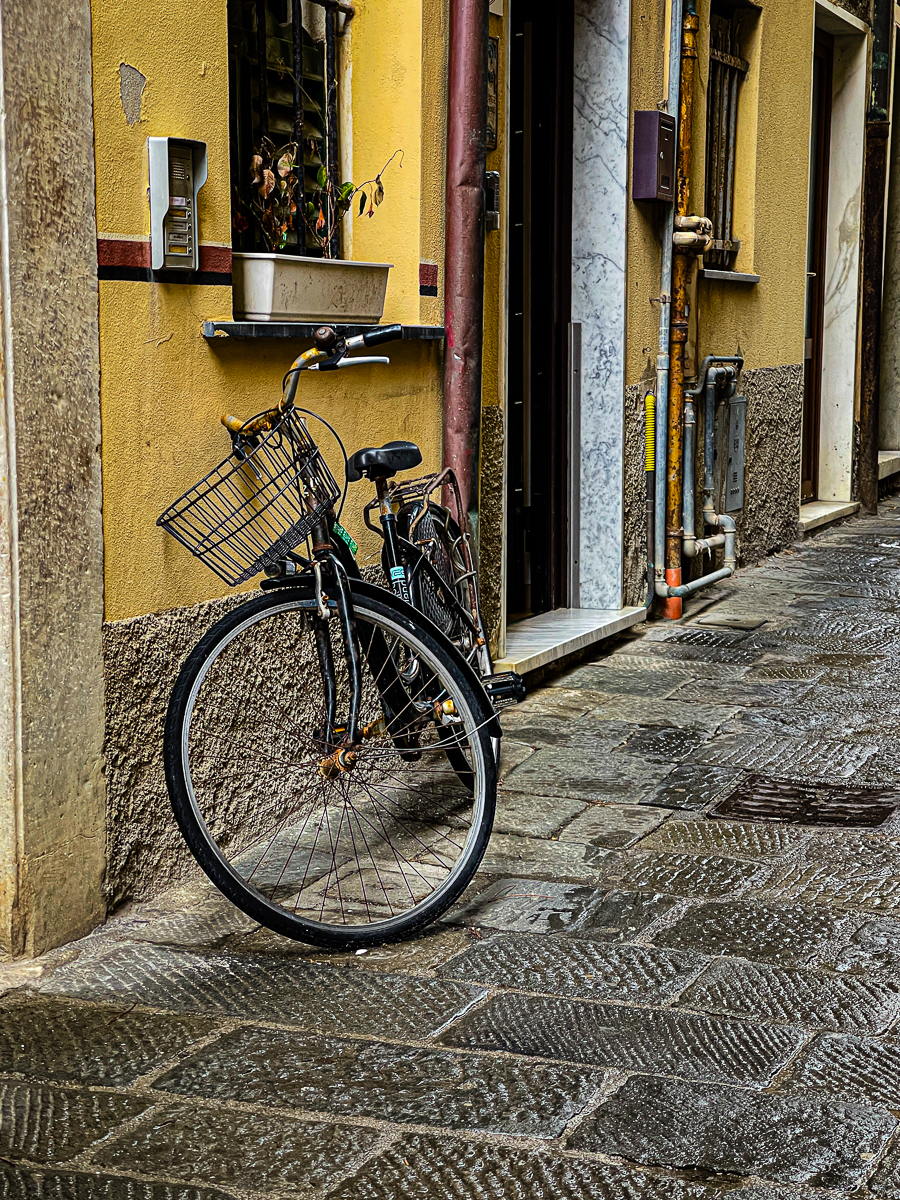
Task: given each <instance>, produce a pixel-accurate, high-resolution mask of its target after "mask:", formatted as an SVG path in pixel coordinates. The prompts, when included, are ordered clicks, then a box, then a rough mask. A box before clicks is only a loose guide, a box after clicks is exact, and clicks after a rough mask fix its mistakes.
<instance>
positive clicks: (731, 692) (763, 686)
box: [671, 667, 813, 708]
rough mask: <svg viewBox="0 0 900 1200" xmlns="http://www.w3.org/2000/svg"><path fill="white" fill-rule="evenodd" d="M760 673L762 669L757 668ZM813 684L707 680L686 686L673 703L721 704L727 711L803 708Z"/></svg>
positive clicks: (808, 681)
mask: <svg viewBox="0 0 900 1200" xmlns="http://www.w3.org/2000/svg"><path fill="white" fill-rule="evenodd" d="M753 669H754V670H757V669H758V668H755V667H754V668H753ZM812 688H813V681H812V680H811V679H807V680H787V679H773V680H770V681H765V680H759V681H755V682H754V681H751V680H750V679H749V678H747V679H703V680H698V679H694V680H691V681H690V682H689V683H685V684H684V685H683V686H682V687H680V688H679V689H678V690H677V691H676V692H674V693H672V697H671V699H672V700H673V701H674V702H675V703H678V704H691V705H693V704H717V705H723V706H724V707H726V708H770V707H772V706H774V705H795V704H799V703H800V701H802V700H803V699H804V698H805V697H806V696H808V695H809V694H810V692H811V691H812Z"/></svg>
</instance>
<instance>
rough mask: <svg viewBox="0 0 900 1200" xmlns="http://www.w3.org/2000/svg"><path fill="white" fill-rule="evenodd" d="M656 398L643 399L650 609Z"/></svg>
mask: <svg viewBox="0 0 900 1200" xmlns="http://www.w3.org/2000/svg"><path fill="white" fill-rule="evenodd" d="M655 405H656V397H655V396H654V395H653V393H652V392H648V393H647V395H646V396H645V397H644V472H645V479H646V485H647V600H646V602H645V604H644V607H645V608H646V609H648V610H649V609H650V607H651V605H652V604H653V601H654V599H655V598H656V567H655V564H654V562H653V547H654V544H655V541H656V531H655V525H656V522H655V520H654V517H655V515H656V514H655V508H656V412H655Z"/></svg>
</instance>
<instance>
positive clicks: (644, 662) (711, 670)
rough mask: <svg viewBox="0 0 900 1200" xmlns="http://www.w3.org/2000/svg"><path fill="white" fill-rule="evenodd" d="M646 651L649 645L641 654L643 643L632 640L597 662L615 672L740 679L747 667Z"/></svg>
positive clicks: (745, 672)
mask: <svg viewBox="0 0 900 1200" xmlns="http://www.w3.org/2000/svg"><path fill="white" fill-rule="evenodd" d="M649 650H650V647H649V646H648V647H647V651H648V652H647V653H642V644H640V643H631V644H629V645H628V646H624V647H622V648H621V649H616V650H614V651H612V652H611V653H610V654H609V656H608V657H607V658H605V659H604V660H603V661H602V664H598V665H602V666H605V667H611V668H613V669H615V670H617V671H640V672H645V671H652V672H654V673H656V672H660V673H667V672H670V671H672V670H676V671H684V672H685V673H686V674H688V675H691V676H693V678H694V679H742V678H743V677H744V676H745V675H746V674H747V672H748V670H749V668H748V667H747V666H744V665H737V664H735V663H731V662H703V661H702V660H701V659H698V658H694V659H683V660H675V659H671V658H669V659H667V658H665V657H664V656H663V655H661V654H658V653H652V654H651V653H650V652H649Z"/></svg>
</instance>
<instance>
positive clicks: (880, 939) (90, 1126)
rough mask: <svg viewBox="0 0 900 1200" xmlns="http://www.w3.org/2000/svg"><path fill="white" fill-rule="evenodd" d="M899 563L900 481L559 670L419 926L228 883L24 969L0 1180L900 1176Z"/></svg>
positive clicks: (415, 1181) (528, 1193)
mask: <svg viewBox="0 0 900 1200" xmlns="http://www.w3.org/2000/svg"><path fill="white" fill-rule="evenodd" d="M898 568H900V502H898V501H896V500H889V501H887V502H885V503H883V504H882V506H881V510H880V512H879V515H878V516H877V517H871V518H868V517H865V518H859V519H857V520H854V521H852V522H850V523H847V524H844V525H843V526H839V527H837V528H835V529H833V530H831V531H829V532H826V533H824V534H822V535H821V536H819V537H818V538H816V539H814V540H812V541H809V542H806V543H804V544H798V545H796V546H794V547H793V548H792V549H789V550H786V551H785V552H784V553H782V554H781V555H778V556H776V557H773V558H770V559H768V560H766V561H765V562H764V563H763V565H761V566H759V567H756V568H753V569H748V570H745V571H743V572H741V573H739V575H738V576H736V577H735V578H734V579H732V580H728V581H727V583H726V584H724V585H720V586H719V587H718V588H717V589H716V590H715V591H712V590H711V591H709V592H707V593H705V594H704V596H703V598H702V599H701V600H698V601H696V602H695V603H694V606H693V608H692V609H691V610H690V611H689V612H688V613H687V614H686V616H685V618H684V620H683V622H682V623H681V624H679V625H675V626H672V625H665V626H662V625H659V624H654V625H651V626H649V627H647V626H642V627H640V630H639V631H638V632H637V633H636V634H630V635H628V636H627V637H626V638H624V639H620V640H619V641H618V642H616V643H612V644H610V646H609V649H608V650H607V652H606V653H604V654H603V655H602V656H601V657H599V658H597V659H596V660H595V661H592V662H589V663H586V664H584V665H580V666H577V667H575V668H573V669H571V670H569V671H568V672H567V673H564V674H562V675H557V676H555V677H552V678H548V679H547V680H545V681H544V686H541V687H540V688H538V689H537V690H535V691H534V692H533V694H532V695H531V696H530V698H529V699H528V700H527V702H526V703H525V704H524V705H523V706H521V707H520V708H519V709H517V710H514V711H512V712H510V713H509V714H508V716H507V718H506V722H505V723H506V733H507V736H506V739H505V748H504V756H505V767H504V770H505V772H506V776H505V781H504V785H503V788H502V791H501V796H500V801H499V811H498V818H497V822H496V826H495V833H494V836H493V838H492V840H491V844H490V847H489V850H488V854H487V857H486V858H485V860H484V863H483V865H482V869H481V872H480V874H479V876H478V877H477V878H476V881H475V883H474V884H473V885H472V887H471V888H470V889H469V891H468V893H467V894H466V897H465V898H464V901H463V903H462V904H461V905H459V906H457V908H456V909H455V910H454V911H452V912H451V913H450V914H448V916H447V917H446V918H445V920H444V922H442V923H441V924H439V925H437V926H435V927H433V928H432V929H431V930H430V931H429V932H428V933H427V935H425V936H424V937H421V938H420V939H418V940H416V941H414V942H411V943H409V944H405V945H399V946H396V947H388V948H384V949H381V950H373V951H369V952H358V953H356V954H349V955H328V954H325V953H322V952H316V951H312V950H310V949H309V948H308V947H304V946H301V945H298V944H293V943H290V942H288V941H286V940H284V939H280V938H278V937H277V936H276V935H274V934H271V933H269V932H267V931H265V930H261V929H259V928H258V927H256V926H254V925H252V924H251V923H250V922H249V921H248V920H247V919H246V918H244V917H243V916H242V914H240V913H239V912H238V911H237V910H235V909H232V908H231V907H230V906H229V905H228V903H227V902H226V901H225V900H224V899H223V898H222V897H220V896H219V895H218V894H217V893H216V892H215V891H214V890H213V889H212V888H211V886H210V885H208V884H207V883H206V882H205V880H203V879H202V877H201V876H200V875H199V872H198V874H197V882H196V884H195V886H193V887H192V888H188V889H182V890H180V891H178V892H172V893H169V894H167V895H165V896H163V897H162V898H161V899H159V900H157V901H154V902H152V903H144V904H142V905H133V906H131V907H130V908H128V909H125V910H123V911H121V912H120V913H118V914H117V915H114V916H113V917H112V919H111V920H110V921H109V922H108V923H107V924H106V925H105V926H103V927H101V928H99V929H98V930H97V931H96V932H95V933H94V934H92V935H91V936H89V937H87V938H85V939H83V940H81V941H79V942H76V943H73V944H71V945H69V946H66V947H64V948H63V949H61V950H58V951H54V952H52V953H51V954H49V955H46V956H44V957H43V958H41V959H37V960H34V961H26V962H20V963H9V964H7V965H6V966H2V965H0V992H2V993H3V999H2V1002H0V1062H2V1064H3V1074H4V1077H3V1078H2V1079H0V1117H2V1120H0V1196H2V1197H4V1198H6V1197H16V1198H19V1197H22V1198H26V1197H27V1198H29V1200H30V1198H32V1197H34V1198H38V1197H48V1198H49V1197H54V1198H61V1197H70V1196H71V1197H76V1196H77V1197H78V1200H94V1198H99V1197H104V1198H110V1200H111V1198H113V1197H126V1196H127V1197H128V1198H129V1200H139V1198H140V1200H188V1198H190V1200H201V1197H202V1198H203V1200H214V1198H217V1197H223V1196H247V1197H250V1196H266V1197H301V1196H302V1197H310V1196H315V1197H320V1196H321V1197H325V1196H328V1197H333V1198H334V1200H370V1198H371V1200H375V1198H376V1197H378V1198H383V1200H388V1198H395V1197H400V1196H403V1197H404V1198H407V1200H439V1198H440V1200H444V1198H445V1197H450V1196H453V1197H459V1198H461V1200H462V1198H465V1200H468V1198H470V1197H471V1198H472V1200H474V1198H476V1197H479V1198H480V1197H490V1198H492V1200H507V1198H509V1200H512V1198H513V1197H515V1198H519V1197H521V1198H525V1197H527V1198H528V1200H537V1198H538V1197H551V1196H552V1197H554V1200H576V1198H577V1200H595V1198H604V1200H605V1198H607V1197H609V1198H619V1197H622V1198H626V1197H627V1198H629V1200H632V1198H634V1197H648V1198H649V1197H652V1198H654V1200H655V1198H659V1200H663V1198H665V1200H688V1198H690V1200H701V1198H704V1197H712V1196H720V1195H722V1194H724V1193H729V1194H732V1193H734V1194H739V1195H741V1196H742V1197H747V1198H748V1200H749V1197H751V1196H752V1197H754V1198H756V1197H763V1196H767V1197H768V1196H772V1195H775V1194H776V1193H780V1191H781V1189H787V1191H788V1193H789V1194H797V1193H796V1189H797V1187H798V1186H800V1187H801V1188H806V1187H815V1188H821V1189H826V1191H827V1193H828V1194H833V1195H848V1194H851V1193H853V1194H861V1195H869V1194H871V1195H874V1196H877V1197H883V1198H884V1200H892V1198H896V1197H900V1128H898V1127H900V1119H898V1115H897V1114H900V1042H898V1040H897V1031H898V1029H900V918H898V910H900V894H898V891H897V879H898V877H900V813H898V811H897V810H898V807H900V742H898V740H897V735H896V725H897V721H898V718H900V697H898V693H897V689H896V684H895V680H896V672H897V667H898V663H900V569H898ZM207 1189H213V1190H207ZM804 1194H806V1193H805V1192H804Z"/></svg>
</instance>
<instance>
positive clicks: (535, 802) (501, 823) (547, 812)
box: [494, 788, 602, 845]
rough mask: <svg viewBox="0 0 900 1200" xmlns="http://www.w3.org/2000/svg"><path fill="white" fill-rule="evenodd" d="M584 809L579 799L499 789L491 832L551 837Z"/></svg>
mask: <svg viewBox="0 0 900 1200" xmlns="http://www.w3.org/2000/svg"><path fill="white" fill-rule="evenodd" d="M584 811H585V804H584V802H583V801H581V800H566V799H562V798H561V797H559V796H534V795H532V794H531V793H530V792H512V791H509V790H508V789H506V788H501V789H500V790H499V791H498V793H497V813H496V816H495V817H494V831H495V833H515V834H519V835H520V836H522V837H550V836H551V835H552V834H554V833H558V832H559V830H560V829H561V828H562V827H563V825H565V824H566V823H567V822H568V821H571V820H572V818H573V817H577V816H578V815H579V813H583V812H584ZM596 844H597V845H600V844H602V843H596Z"/></svg>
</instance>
